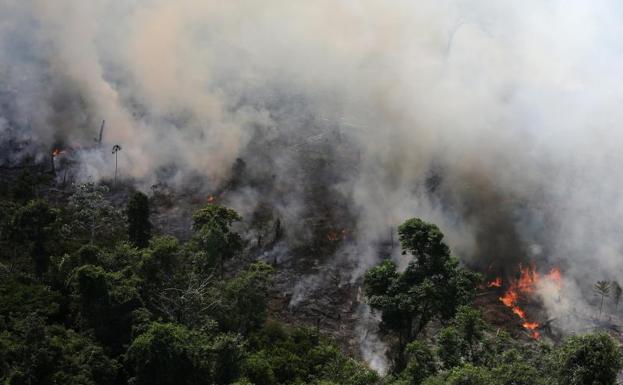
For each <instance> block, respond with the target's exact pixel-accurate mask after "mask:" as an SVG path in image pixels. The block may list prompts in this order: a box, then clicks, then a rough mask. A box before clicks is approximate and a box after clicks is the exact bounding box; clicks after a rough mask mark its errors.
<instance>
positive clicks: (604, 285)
mask: <svg viewBox="0 0 623 385" xmlns="http://www.w3.org/2000/svg"><path fill="white" fill-rule="evenodd" d="M593 291H594V292H595V294H597V295H599V296H601V304H600V305H599V315H600V316H601V311H602V310H603V307H604V298H609V297H610V282H608V281H598V282H597V283H596V284H595V286H593Z"/></svg>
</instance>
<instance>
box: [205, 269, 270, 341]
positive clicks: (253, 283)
mask: <svg viewBox="0 0 623 385" xmlns="http://www.w3.org/2000/svg"><path fill="white" fill-rule="evenodd" d="M272 272H273V269H272V267H271V266H270V265H268V264H266V263H264V262H256V263H253V264H251V265H250V266H249V267H248V268H247V269H245V270H244V271H242V272H241V273H239V274H238V275H237V276H236V277H234V278H232V279H231V280H229V281H227V282H226V283H225V284H223V285H222V288H221V289H220V290H219V291H220V293H218V298H220V299H221V300H220V301H218V302H217V303H216V304H215V307H214V308H213V309H212V313H213V314H214V316H215V318H216V320H217V321H218V323H219V325H220V326H221V328H223V330H226V331H233V332H238V333H242V334H243V335H248V334H249V333H251V332H253V331H256V330H258V329H259V328H260V327H261V326H262V325H263V324H264V322H265V321H266V316H267V311H268V299H269V290H270V287H271V284H272Z"/></svg>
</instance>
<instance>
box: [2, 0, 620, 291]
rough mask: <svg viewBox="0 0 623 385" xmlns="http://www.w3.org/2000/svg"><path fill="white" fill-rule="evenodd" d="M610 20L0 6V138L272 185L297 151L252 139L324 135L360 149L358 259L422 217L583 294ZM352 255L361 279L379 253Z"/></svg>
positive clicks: (297, 8)
mask: <svg viewBox="0 0 623 385" xmlns="http://www.w3.org/2000/svg"><path fill="white" fill-rule="evenodd" d="M621 16H623V6H622V5H621V4H620V3H619V2H617V1H614V0H598V1H592V2H587V1H580V0H565V1H563V0H546V1H543V0H540V1H536V0H527V1H521V2H517V1H509V0H502V1H500V0H477V1H461V0H419V1H407V0H396V1H372V0H367V1H366V0H361V1H354V0H345V1H330V0H320V1H314V2H302V1H280V0H271V1H262V2H257V1H245V0H240V1H235V2H231V1H220V0H208V1H199V0H179V1H175V2H171V1H163V0H122V1H115V2H108V1H78V0H56V1H45V0H0V103H1V104H0V134H1V135H2V139H3V142H5V143H6V142H9V141H27V140H28V139H33V140H35V141H38V142H39V143H44V144H45V143H52V142H62V143H65V144H68V145H85V143H87V142H92V140H93V137H94V136H96V134H97V130H98V127H99V122H100V121H101V120H102V119H106V121H107V125H106V130H105V135H104V140H105V142H106V144H107V145H112V144H116V143H119V144H121V145H122V146H123V151H122V152H121V153H120V156H121V158H120V159H121V160H122V162H123V167H122V169H121V172H122V173H123V175H125V176H131V177H135V178H138V179H141V180H147V181H153V180H156V178H157V175H160V174H159V173H162V172H163V171H162V170H168V171H167V172H166V175H167V178H170V179H171V180H173V181H183V180H184V179H183V175H194V174H199V175H202V176H205V177H206V178H207V180H208V181H209V182H210V183H213V184H214V185H216V184H218V183H219V181H222V180H224V178H226V177H227V175H228V173H229V172H230V170H231V166H232V164H233V163H234V161H235V159H236V158H237V157H240V156H242V155H243V154H251V153H253V154H255V155H257V152H262V153H264V154H267V155H266V158H267V159H270V160H271V161H270V162H266V163H265V164H264V163H261V162H259V163H257V164H255V165H253V168H254V169H255V170H258V169H262V167H264V168H265V170H264V171H265V172H267V173H274V174H275V175H277V176H276V178H277V180H278V181H279V177H280V175H281V177H282V178H281V180H284V179H285V176H284V175H283V174H280V172H281V171H282V170H289V168H288V167H287V165H289V164H290V161H291V160H292V156H293V155H291V154H290V153H288V154H290V155H288V156H284V155H275V156H273V157H271V155H270V153H271V151H274V150H275V149H274V148H262V147H261V143H262V141H266V142H272V143H275V142H279V141H282V142H283V143H286V144H288V143H296V142H297V140H298V139H296V138H299V139H300V138H306V137H309V136H312V135H315V134H316V133H317V132H316V131H313V130H312V129H311V128H310V125H314V124H316V125H317V122H319V121H326V122H330V123H331V124H332V125H335V126H338V127H339V130H340V131H341V133H342V135H343V136H344V137H345V138H346V139H345V140H346V141H348V142H349V143H353V144H354V145H355V147H356V148H357V154H358V156H359V158H358V162H357V167H356V169H357V171H354V170H353V171H352V175H349V176H348V178H345V180H343V181H341V182H339V183H336V184H335V186H332V188H333V189H334V191H338V192H339V193H340V194H343V195H344V196H345V197H347V198H348V200H349V201H350V202H351V204H352V207H353V208H354V209H355V210H356V213H357V225H356V227H357V228H356V234H357V237H358V238H359V239H361V240H362V241H361V242H362V243H365V242H368V241H375V240H382V239H384V238H386V236H387V231H388V229H389V228H390V227H392V226H393V227H395V226H396V225H397V224H399V223H400V222H401V221H403V220H404V219H406V218H408V217H412V216H420V217H424V218H426V219H428V220H431V221H433V222H435V223H438V224H439V225H440V226H441V227H442V230H443V231H444V232H445V233H446V235H447V238H448V242H449V243H450V244H451V246H452V248H453V250H454V251H455V252H456V253H457V254H459V255H461V256H462V257H463V258H464V259H465V260H466V261H468V262H470V263H477V262H478V261H482V260H484V261H496V260H498V265H501V266H500V268H508V269H512V268H513V266H504V265H505V264H507V263H513V264H514V263H515V262H517V261H518V260H519V259H521V258H526V259H529V258H535V259H537V260H538V261H546V262H549V263H557V264H561V265H563V268H564V269H565V271H566V273H567V275H568V279H572V280H573V279H576V280H577V281H578V284H577V287H581V286H587V285H588V286H590V284H587V283H583V282H592V281H594V280H596V279H597V278H600V279H616V278H617V277H621V276H623V271H622V270H623V267H622V266H623V265H621V264H620V263H619V261H620V255H621V251H622V246H623V242H622V241H621V239H622V238H621V237H620V234H621V233H622V231H623V224H622V222H621V220H620V218H622V217H623V200H622V199H621V198H620V191H621V187H623V186H622V185H623V178H622V177H623V167H621V164H622V162H621V161H622V160H623V159H622V158H623V140H622V139H623V131H622V130H621V129H620V127H619V124H620V122H621V121H622V119H621V118H622V117H621V115H622V112H621V108H620V104H621V101H622V100H623V83H622V80H623V75H622V72H621V71H620V68H622V65H623V39H622V38H621V36H623V30H622V29H623V25H621V23H620V20H621ZM308 123H309V124H308ZM312 123H313V124H312ZM307 130H309V133H308V132H307ZM51 145H52V144H50V146H51ZM251 150H252V151H251ZM336 151H337V152H339V150H336ZM257 159H263V158H261V157H258V158H257ZM84 162H85V164H86V165H87V167H85V170H88V173H89V174H90V175H91V176H92V177H95V178H98V177H109V176H110V173H111V167H110V160H106V159H103V158H102V156H100V155H97V156H86V157H85V159H84ZM171 170H173V171H171ZM290 175H291V170H290V171H288V172H287V176H290ZM431 181H433V182H431ZM298 182H301V183H298ZM276 183H277V184H278V182H276ZM304 183H305V181H304V180H303V181H300V180H297V181H296V183H292V186H291V187H292V188H291V191H293V192H292V194H293V196H294V198H288V199H284V200H283V201H280V202H278V203H276V205H277V206H279V207H281V209H282V212H283V213H288V214H289V215H295V214H296V213H299V212H302V210H303V207H304V205H305V202H304V199H303V198H302V197H300V196H299V195H297V194H298V193H299V192H300V191H302V190H303V187H301V186H302V185H304ZM431 185H433V187H431ZM281 187H282V188H283V185H281ZM255 195H256V194H255V193H252V192H249V191H247V192H245V196H246V197H249V196H255ZM296 197H299V198H296ZM303 227H304V226H301V228H303ZM362 250H370V251H369V252H366V253H363V255H360V256H359V260H358V264H359V268H358V269H357V270H356V274H360V273H361V272H362V271H364V269H365V268H366V267H368V266H370V265H372V264H373V263H375V262H376V261H377V258H378V257H377V256H376V255H375V253H374V252H373V251H372V250H373V248H369V247H362ZM531 250H532V251H535V250H538V251H539V252H535V253H533V255H528V254H530V251H531ZM509 255H510V256H509ZM575 286H576V285H575V284H574V285H573V286H572V287H575ZM578 290H580V289H578Z"/></svg>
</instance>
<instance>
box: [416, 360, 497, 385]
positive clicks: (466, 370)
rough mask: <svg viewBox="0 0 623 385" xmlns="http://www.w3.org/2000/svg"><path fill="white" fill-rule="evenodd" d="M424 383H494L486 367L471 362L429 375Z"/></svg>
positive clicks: (491, 384) (489, 384)
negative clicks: (447, 371) (446, 372)
mask: <svg viewBox="0 0 623 385" xmlns="http://www.w3.org/2000/svg"><path fill="white" fill-rule="evenodd" d="M422 384H423V385H493V384H495V382H494V381H493V377H492V375H491V373H490V372H489V371H488V370H487V369H486V368H482V367H478V366H473V365H471V364H466V365H464V366H461V367H458V368H454V369H452V371H450V373H448V374H441V375H437V376H434V377H429V378H428V379H426V381H424V382H423V383H422Z"/></svg>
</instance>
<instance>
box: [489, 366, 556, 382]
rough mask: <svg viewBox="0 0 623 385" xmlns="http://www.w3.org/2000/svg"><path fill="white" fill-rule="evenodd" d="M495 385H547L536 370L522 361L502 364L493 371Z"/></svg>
mask: <svg viewBox="0 0 623 385" xmlns="http://www.w3.org/2000/svg"><path fill="white" fill-rule="evenodd" d="M493 376H494V377H495V379H496V380H495V384H496V385H540V384H543V385H545V384H548V383H549V382H545V380H543V376H542V375H539V373H538V372H537V370H536V369H535V368H534V367H533V366H531V365H529V364H527V363H526V362H522V361H515V362H511V363H507V364H502V365H500V366H498V367H496V368H495V369H494V370H493Z"/></svg>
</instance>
